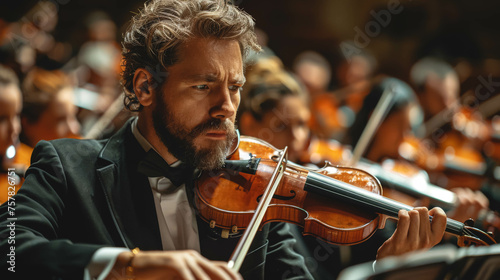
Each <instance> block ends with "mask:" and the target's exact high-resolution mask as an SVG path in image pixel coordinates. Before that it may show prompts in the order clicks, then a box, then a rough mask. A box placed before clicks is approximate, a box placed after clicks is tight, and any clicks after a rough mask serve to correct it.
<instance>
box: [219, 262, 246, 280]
mask: <svg viewBox="0 0 500 280" xmlns="http://www.w3.org/2000/svg"><path fill="white" fill-rule="evenodd" d="M214 263H216V265H217V266H219V267H220V268H221V269H222V270H224V271H225V272H226V273H227V275H229V276H230V277H231V279H233V280H242V279H243V277H241V275H240V274H239V273H238V272H237V271H234V270H232V269H230V268H229V267H228V266H227V262H214Z"/></svg>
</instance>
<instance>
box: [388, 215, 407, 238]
mask: <svg viewBox="0 0 500 280" xmlns="http://www.w3.org/2000/svg"><path fill="white" fill-rule="evenodd" d="M409 228H410V216H409V215H408V211H406V210H399V212H398V225H397V227H396V230H395V231H394V234H393V235H392V238H393V239H394V241H396V242H404V241H405V240H406V238H407V237H408V229H409Z"/></svg>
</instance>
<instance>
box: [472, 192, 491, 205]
mask: <svg viewBox="0 0 500 280" xmlns="http://www.w3.org/2000/svg"><path fill="white" fill-rule="evenodd" d="M475 193H476V200H477V201H478V203H479V205H480V207H481V208H482V209H487V208H488V207H490V201H489V200H488V198H487V197H486V196H485V195H484V194H483V193H482V192H481V191H476V192H475Z"/></svg>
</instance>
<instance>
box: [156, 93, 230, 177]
mask: <svg viewBox="0 0 500 280" xmlns="http://www.w3.org/2000/svg"><path fill="white" fill-rule="evenodd" d="M153 125H154V129H155V132H156V135H158V137H159V138H160V140H161V141H162V143H163V145H165V147H167V149H168V151H169V153H171V154H172V155H173V156H174V157H175V158H177V159H178V160H180V161H182V162H184V163H187V164H189V165H191V166H193V167H195V168H198V169H200V170H213V169H218V168H221V167H222V166H223V164H224V160H225V159H226V157H227V155H228V154H229V152H230V150H231V147H232V146H233V141H234V139H235V138H236V137H237V134H236V131H235V130H236V128H235V125H234V123H233V122H231V121H230V120H229V119H225V120H221V119H210V120H207V121H206V122H204V123H201V124H199V125H197V126H196V127H194V128H193V129H192V130H189V129H188V128H186V127H185V126H184V124H183V123H182V122H181V121H180V119H178V118H176V117H175V116H174V115H173V114H172V111H171V110H170V108H169V107H168V105H167V104H165V102H164V101H163V98H162V96H161V95H159V96H158V98H157V103H156V107H155V109H154V110H153ZM209 130H223V131H225V132H226V133H227V134H226V135H227V136H226V139H225V140H224V141H214V143H213V144H211V145H207V146H208V147H207V148H198V147H196V145H195V140H196V138H197V137H198V136H200V135H203V134H205V133H206V132H207V131H209Z"/></svg>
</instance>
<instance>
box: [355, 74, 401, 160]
mask: <svg viewBox="0 0 500 280" xmlns="http://www.w3.org/2000/svg"><path fill="white" fill-rule="evenodd" d="M393 97H394V84H393V83H392V84H390V85H389V86H388V87H387V88H386V89H385V90H384V92H383V93H382V96H381V97H380V100H379V101H378V103H377V106H376V107H375V109H374V110H373V113H372V116H371V117H370V119H369V120H368V123H367V124H366V126H365V128H364V129H363V132H362V133H361V136H360V137H359V140H358V143H357V144H356V147H354V150H353V152H352V157H351V160H350V162H349V164H348V165H349V166H354V165H356V164H357V163H358V161H359V160H360V159H361V156H362V155H363V154H364V153H365V151H366V148H367V147H368V144H369V143H370V141H371V140H372V138H373V135H374V134H375V131H377V129H378V127H379V126H380V124H381V123H382V120H383V119H384V118H385V116H386V115H387V113H388V111H389V107H390V105H391V103H392V100H393Z"/></svg>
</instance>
